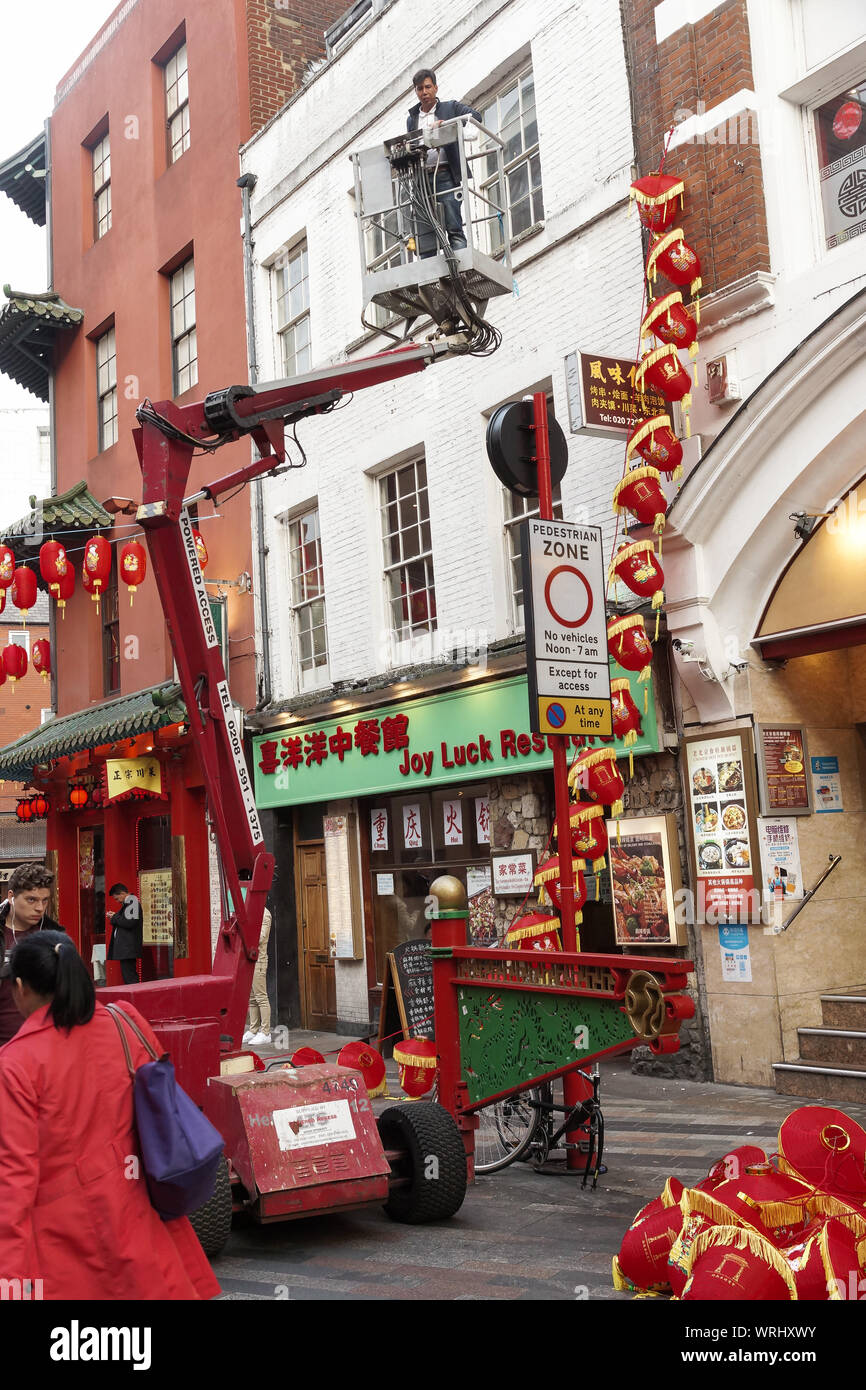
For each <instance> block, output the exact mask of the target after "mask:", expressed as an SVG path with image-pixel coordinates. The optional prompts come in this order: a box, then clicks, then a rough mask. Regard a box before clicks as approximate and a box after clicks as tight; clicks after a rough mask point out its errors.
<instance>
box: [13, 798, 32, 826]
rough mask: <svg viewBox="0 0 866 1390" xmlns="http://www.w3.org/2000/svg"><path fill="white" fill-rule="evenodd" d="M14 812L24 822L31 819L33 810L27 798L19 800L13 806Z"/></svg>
mask: <svg viewBox="0 0 866 1390" xmlns="http://www.w3.org/2000/svg"><path fill="white" fill-rule="evenodd" d="M15 814H16V816H17V817H18V819H19V820H20V821H22V822H24V823H25V824H26V822H27V821H31V820H32V819H33V810H32V807H31V805H30V802H29V801H28V800H26V799H25V800H24V801H19V802H18V805H17V806H16V807H15Z"/></svg>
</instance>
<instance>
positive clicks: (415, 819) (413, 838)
mask: <svg viewBox="0 0 866 1390" xmlns="http://www.w3.org/2000/svg"><path fill="white" fill-rule="evenodd" d="M403 844H404V845H405V846H406V848H407V849H423V848H424V840H423V836H422V833H421V806H420V804H419V803H418V802H417V801H413V802H412V804H411V805H410V806H404V807H403Z"/></svg>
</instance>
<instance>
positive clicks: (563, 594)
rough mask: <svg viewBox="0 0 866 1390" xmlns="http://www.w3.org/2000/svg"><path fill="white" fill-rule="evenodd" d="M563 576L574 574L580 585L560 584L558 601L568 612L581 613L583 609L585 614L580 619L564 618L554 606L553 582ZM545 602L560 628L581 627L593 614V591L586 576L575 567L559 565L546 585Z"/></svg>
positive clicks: (549, 576) (551, 573) (550, 575)
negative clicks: (576, 611)
mask: <svg viewBox="0 0 866 1390" xmlns="http://www.w3.org/2000/svg"><path fill="white" fill-rule="evenodd" d="M561 574H573V575H574V577H575V579H577V580H578V583H577V584H574V583H573V582H571V583H570V582H568V581H567V580H566V581H565V582H564V583H560V584H558V585H557V600H556V601H557V603H558V604H559V606H560V607H561V608H565V609H566V610H567V611H575V610H578V611H579V610H580V609H581V608H583V612H582V613H580V615H579V617H576V618H572V617H564V616H563V614H562V613H560V612H558V611H557V609H556V608H554V606H553V597H552V590H553V581H554V580H555V579H556V578H557V577H558V576H559V575H561ZM544 602H545V603H546V604H547V607H548V611H549V612H550V613H552V614H553V616H554V618H555V619H556V621H557V622H558V623H559V625H560V627H580V625H581V623H585V622H586V620H587V618H588V617H589V615H590V613H591V612H592V590H591V589H590V587H589V581H588V579H587V577H586V575H585V574H582V573H581V571H580V570H579V569H575V567H574V565H557V566H556V567H555V568H554V569H552V570H551V571H550V574H549V575H548V576H547V581H546V583H545V585H544ZM584 605H585V607H584Z"/></svg>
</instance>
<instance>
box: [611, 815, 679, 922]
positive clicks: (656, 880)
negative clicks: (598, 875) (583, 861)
mask: <svg viewBox="0 0 866 1390" xmlns="http://www.w3.org/2000/svg"><path fill="white" fill-rule="evenodd" d="M607 833H608V839H609V842H610V850H609V856H610V878H611V886H612V890H613V904H614V908H613V910H614V922H615V926H616V944H617V945H618V946H660V945H667V946H676V945H677V944H678V943H679V942H680V940H681V937H683V933H684V931H685V923H684V922H683V924H682V925H681V926H679V925H678V923H677V920H676V907H677V899H676V898H675V896H674V895H675V894H676V893H677V892H678V890H679V888H680V886H681V879H680V866H679V852H678V849H677V839H676V818H675V817H674V816H635V817H634V818H632V819H626V820H621V821H620V822H619V825H618V826H617V823H616V821H608V822H607ZM683 939H684V938H683Z"/></svg>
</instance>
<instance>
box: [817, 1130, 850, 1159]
mask: <svg viewBox="0 0 866 1390" xmlns="http://www.w3.org/2000/svg"><path fill="white" fill-rule="evenodd" d="M843 1141H844V1142H843ZM821 1143H822V1144H823V1145H824V1148H825V1149H831V1150H832V1151H833V1153H837V1154H843V1153H844V1152H845V1150H846V1149H848V1148H850V1147H851V1135H850V1134H849V1133H848V1131H847V1130H845V1129H843V1128H842V1126H841V1125H825V1126H824V1128H823V1129H822V1130H821Z"/></svg>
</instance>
